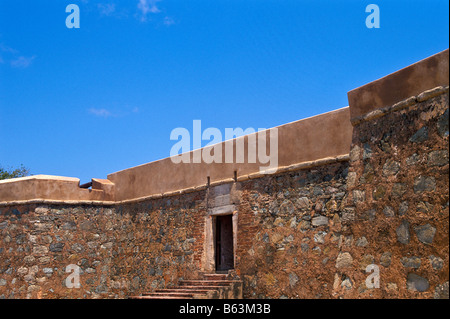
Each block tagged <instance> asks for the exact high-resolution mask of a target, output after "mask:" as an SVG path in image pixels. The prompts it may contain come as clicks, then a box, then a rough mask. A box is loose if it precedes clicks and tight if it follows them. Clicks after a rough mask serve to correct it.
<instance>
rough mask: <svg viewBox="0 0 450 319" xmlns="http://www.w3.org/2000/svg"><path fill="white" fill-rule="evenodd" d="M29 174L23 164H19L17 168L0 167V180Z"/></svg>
mask: <svg viewBox="0 0 450 319" xmlns="http://www.w3.org/2000/svg"><path fill="white" fill-rule="evenodd" d="M29 174H30V170H29V169H28V168H26V167H25V166H23V164H22V165H20V167H19V168H16V169H12V168H10V169H9V170H7V169H4V168H2V167H0V180H2V179H8V178H16V177H24V176H28V175H29Z"/></svg>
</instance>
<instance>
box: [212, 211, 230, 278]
mask: <svg viewBox="0 0 450 319" xmlns="http://www.w3.org/2000/svg"><path fill="white" fill-rule="evenodd" d="M232 218H233V215H231V214H230V215H222V216H217V217H216V227H215V257H216V258H215V259H216V260H215V261H216V270H217V271H226V270H229V269H233V268H234V251H233V219H232Z"/></svg>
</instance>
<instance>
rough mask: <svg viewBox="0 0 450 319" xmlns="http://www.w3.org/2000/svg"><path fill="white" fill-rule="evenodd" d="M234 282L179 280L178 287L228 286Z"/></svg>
mask: <svg viewBox="0 0 450 319" xmlns="http://www.w3.org/2000/svg"><path fill="white" fill-rule="evenodd" d="M234 282H235V281H234V280H180V281H179V285H180V286H185V285H188V286H228V285H230V284H232V283H234Z"/></svg>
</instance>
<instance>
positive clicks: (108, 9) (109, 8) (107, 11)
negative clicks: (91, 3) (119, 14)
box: [97, 3, 116, 16]
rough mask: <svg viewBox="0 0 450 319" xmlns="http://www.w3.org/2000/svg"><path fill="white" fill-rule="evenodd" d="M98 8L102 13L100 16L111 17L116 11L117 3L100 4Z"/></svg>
mask: <svg viewBox="0 0 450 319" xmlns="http://www.w3.org/2000/svg"><path fill="white" fill-rule="evenodd" d="M97 8H98V10H99V11H100V15H102V16H110V15H111V14H113V13H114V12H115V11H116V4H115V3H99V4H97Z"/></svg>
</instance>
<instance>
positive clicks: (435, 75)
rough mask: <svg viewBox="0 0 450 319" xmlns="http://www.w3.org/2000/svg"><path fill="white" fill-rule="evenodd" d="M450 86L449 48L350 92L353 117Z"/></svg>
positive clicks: (356, 117)
mask: <svg viewBox="0 0 450 319" xmlns="http://www.w3.org/2000/svg"><path fill="white" fill-rule="evenodd" d="M448 85H449V49H446V50H444V51H441V52H439V53H437V54H434V55H432V56H430V57H428V58H425V59H423V60H421V61H418V62H416V63H414V64H411V65H409V66H407V67H405V68H403V69H400V70H398V71H396V72H393V73H391V74H389V75H386V76H384V77H382V78H380V79H378V80H375V81H372V82H370V83H368V84H365V85H363V86H360V87H358V88H356V89H353V90H351V91H349V92H348V93H347V96H348V102H349V107H350V118H351V120H353V121H355V119H358V118H360V117H362V116H364V115H365V114H367V113H369V112H372V111H375V110H377V109H380V108H384V107H387V106H389V105H394V104H395V103H397V102H399V101H402V100H405V99H407V98H408V97H411V96H417V95H419V94H420V93H422V92H425V91H427V90H430V89H433V88H435V87H439V86H448Z"/></svg>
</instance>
